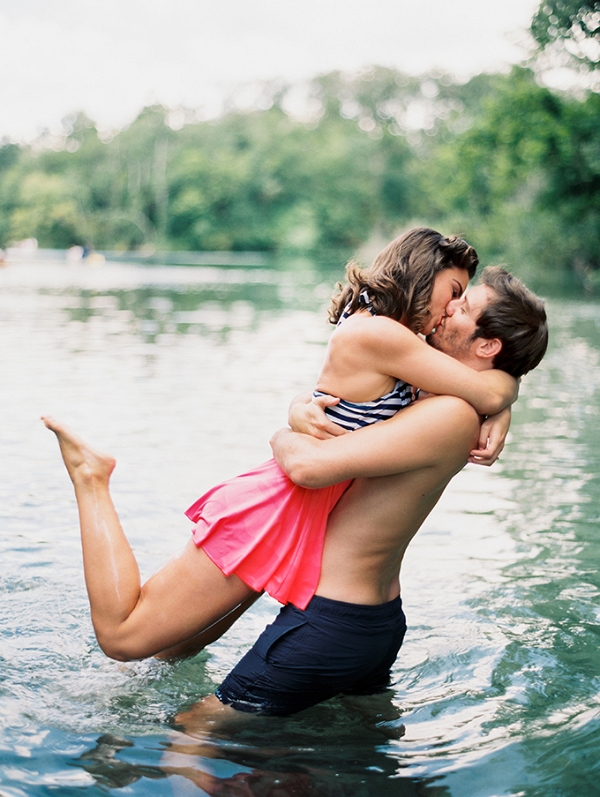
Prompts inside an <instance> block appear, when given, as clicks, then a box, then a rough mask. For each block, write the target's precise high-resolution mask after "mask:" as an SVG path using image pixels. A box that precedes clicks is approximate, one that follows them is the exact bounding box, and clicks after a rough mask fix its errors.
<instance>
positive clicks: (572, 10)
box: [531, 0, 600, 69]
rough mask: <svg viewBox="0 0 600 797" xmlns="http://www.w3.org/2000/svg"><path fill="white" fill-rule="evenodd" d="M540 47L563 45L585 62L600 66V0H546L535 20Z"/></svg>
mask: <svg viewBox="0 0 600 797" xmlns="http://www.w3.org/2000/svg"><path fill="white" fill-rule="evenodd" d="M531 34H532V35H533V38H534V39H535V41H536V42H537V43H538V45H539V47H540V49H542V50H545V49H546V48H549V47H552V46H558V47H559V48H562V46H563V45H565V46H566V49H567V51H568V53H569V54H570V56H571V57H572V58H573V59H575V61H577V62H579V63H580V64H581V65H583V66H585V67H587V68H591V69H597V68H598V64H599V55H600V48H599V46H598V45H599V44H600V3H599V2H595V0H593V1H592V2H581V0H542V3H541V5H540V7H539V8H538V10H537V12H536V13H535V15H534V17H533V20H532V22H531Z"/></svg>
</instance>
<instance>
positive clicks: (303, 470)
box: [286, 459, 325, 490]
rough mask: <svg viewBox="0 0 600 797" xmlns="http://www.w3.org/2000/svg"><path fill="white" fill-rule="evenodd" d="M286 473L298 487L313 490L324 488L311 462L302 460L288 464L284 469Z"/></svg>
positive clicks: (316, 469)
mask: <svg viewBox="0 0 600 797" xmlns="http://www.w3.org/2000/svg"><path fill="white" fill-rule="evenodd" d="M286 473H287V475H288V477H289V478H290V479H291V480H292V481H293V482H294V484H297V485H298V487H306V488H308V489H310V490H314V489H316V488H317V487H324V486H325V485H324V484H323V483H322V481H321V477H320V473H319V471H318V468H317V467H316V466H315V464H314V463H313V462H310V461H307V460H304V459H303V460H296V461H294V462H290V463H288V466H287V467H286Z"/></svg>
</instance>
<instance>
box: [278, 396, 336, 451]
mask: <svg viewBox="0 0 600 797" xmlns="http://www.w3.org/2000/svg"><path fill="white" fill-rule="evenodd" d="M338 401H339V398H336V397H335V396H316V397H315V396H309V395H308V394H302V395H301V396H298V397H297V398H295V399H294V400H293V401H292V403H291V405H290V412H289V417H288V423H289V425H290V427H291V428H292V429H293V431H294V432H302V433H303V434H309V435H311V436H312V437H316V438H318V439H319V440H327V439H328V438H330V437H338V436H339V435H342V434H346V429H342V427H341V426H338V425H337V423H333V421H330V420H329V418H328V417H327V415H325V407H333V406H334V405H335V404H337V403H338Z"/></svg>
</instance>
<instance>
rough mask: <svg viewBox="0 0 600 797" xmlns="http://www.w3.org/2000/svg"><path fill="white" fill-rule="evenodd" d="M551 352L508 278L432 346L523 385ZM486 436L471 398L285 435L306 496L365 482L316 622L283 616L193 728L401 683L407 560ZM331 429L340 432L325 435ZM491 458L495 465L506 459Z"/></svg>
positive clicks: (533, 303) (475, 291) (341, 524)
mask: <svg viewBox="0 0 600 797" xmlns="http://www.w3.org/2000/svg"><path fill="white" fill-rule="evenodd" d="M547 341H548V330H547V322H546V313H545V310H544V307H543V303H542V302H541V301H540V300H539V299H538V298H537V297H535V296H534V295H533V294H531V293H530V292H529V291H528V290H527V289H526V288H525V287H524V286H523V285H522V284H521V283H520V282H519V281H518V280H516V279H515V278H514V277H512V276H511V275H510V274H508V273H507V272H505V271H504V270H503V269H500V268H497V267H495V268H488V269H486V270H485V271H484V272H483V275H482V282H481V284H480V285H478V286H476V287H474V288H472V289H471V290H470V291H469V292H468V293H467V294H465V295H464V296H463V297H461V298H459V299H456V300H454V301H452V302H450V304H449V305H448V308H447V315H446V317H445V318H444V320H443V322H442V323H441V324H440V325H439V326H438V328H437V329H436V330H435V331H434V332H433V333H432V334H431V336H430V337H429V343H430V344H431V345H432V346H435V347H436V348H438V349H440V350H441V351H444V352H445V353H447V354H450V355H452V356H454V357H456V358H457V359H459V360H461V361H462V362H464V363H465V364H467V365H469V366H470V367H472V368H474V369H476V370H479V371H482V370H486V369H489V368H494V367H499V368H502V369H503V370H505V371H507V372H508V373H510V374H512V375H513V376H515V377H520V376H521V375H523V374H525V373H527V372H528V371H529V370H531V369H532V368H534V367H536V366H537V365H538V363H539V362H540V360H541V359H542V357H543V355H544V353H545V351H546V346H547ZM480 425H481V419H480V418H479V417H478V416H477V414H476V412H475V410H474V409H473V408H472V407H471V406H470V405H468V404H467V403H465V402H464V401H462V400H461V399H457V398H455V397H452V396H435V397H429V398H426V399H425V400H420V401H418V402H415V403H414V404H413V405H411V406H410V407H408V408H407V409H405V410H403V411H402V412H400V413H398V414H397V415H396V416H394V417H393V418H392V419H390V420H388V421H385V422H382V423H377V424H374V425H372V426H370V427H368V428H365V429H360V430H358V431H355V432H352V433H351V434H342V435H339V433H338V434H337V435H336V436H335V437H330V438H329V439H317V438H315V437H312V436H309V435H306V434H299V433H297V432H292V431H291V430H289V429H288V430H280V431H279V432H277V433H276V434H275V435H274V437H273V439H272V441H271V442H272V447H273V452H274V455H275V458H276V459H277V461H278V463H279V465H280V466H281V467H282V469H283V470H284V471H285V472H286V473H287V474H288V475H289V476H290V477H291V478H292V479H293V481H295V482H296V483H297V484H301V485H303V486H305V487H311V488H316V487H322V486H325V485H328V484H334V483H337V482H341V481H343V480H345V479H350V478H354V479H355V481H354V482H353V483H352V485H351V486H350V487H349V489H348V490H347V491H346V493H345V494H344V495H343V497H342V498H341V500H340V501H339V503H338V504H337V506H336V507H335V509H334V510H333V512H332V513H331V515H330V517H329V521H328V525H327V533H326V537H325V547H324V552H323V563H322V571H321V578H320V581H319V585H318V588H317V591H316V595H315V597H314V598H313V600H312V601H311V602H310V604H309V605H308V607H307V608H306V610H304V611H302V610H300V609H297V608H296V607H294V606H291V605H288V606H285V607H284V608H283V609H282V610H281V612H280V614H279V616H278V617H277V619H276V620H275V622H274V623H273V624H271V625H270V626H268V627H267V629H266V630H265V631H264V632H263V634H261V636H260V637H259V639H258V640H257V642H256V643H255V645H254V647H253V648H252V649H251V650H250V651H249V652H248V653H247V654H246V655H245V656H244V658H243V659H242V660H241V661H240V662H239V664H238V665H237V666H236V667H235V668H234V670H233V671H232V672H231V673H230V674H229V675H228V676H227V678H226V679H225V681H224V682H223V683H222V684H221V686H220V687H219V688H218V689H217V692H216V695H214V696H210V697H208V698H205V699H204V700H203V701H201V702H200V703H199V704H197V706H196V707H194V708H193V709H192V711H191V712H188V713H187V714H185V715H181V716H180V718H179V720H180V721H181V722H182V723H183V725H184V726H185V727H186V729H187V730H190V727H191V728H193V727H194V726H195V725H196V724H197V723H200V724H201V725H202V724H204V722H205V721H206V720H207V719H208V718H209V717H210V718H213V719H214V717H215V715H216V716H217V717H218V718H220V719H226V718H230V717H234V716H236V715H238V716H239V714H238V712H239V711H243V712H247V713H259V714H271V715H286V714H292V713H295V712H297V711H300V710H302V709H304V708H307V707H309V706H311V705H314V704H316V703H318V702H320V701H322V700H325V699H327V698H329V697H332V696H333V695H335V694H339V693H347V694H370V693H374V692H377V691H381V690H383V689H384V688H385V687H386V686H387V685H388V684H389V677H390V669H391V666H392V664H393V662H394V661H395V659H396V656H397V653H398V650H399V648H400V645H401V644H402V640H403V637H404V632H405V630H406V625H405V620H404V615H403V613H402V609H401V602H400V597H399V596H400V579H399V576H400V567H401V563H402V559H403V556H404V553H405V551H406V548H407V546H408V544H409V542H410V541H411V539H412V538H413V537H414V535H415V534H416V532H417V531H418V529H419V528H420V526H421V525H422V523H423V521H424V520H425V518H426V517H427V516H428V515H429V513H430V512H431V510H432V509H433V507H434V506H435V504H436V503H437V501H438V500H439V498H440V496H441V495H442V493H443V491H444V489H445V487H446V486H447V484H448V482H449V481H450V480H451V478H452V477H453V476H454V475H455V474H456V473H457V472H458V471H459V470H461V469H462V467H463V466H464V465H465V463H466V462H467V461H468V460H469V459H470V458H471V460H472V461H473V458H472V457H470V454H471V453H472V452H473V449H474V447H476V446H477V444H478V441H479V440H480V437H481V431H480ZM506 428H507V424H506ZM328 429H330V430H331V432H333V431H334V430H333V428H331V427H328V426H327V422H325V423H323V424H321V430H322V431H325V432H326V431H327V430H328ZM500 437H501V438H502V439H503V435H502V434H501V435H500ZM501 446H502V443H500V444H499V445H498V446H497V449H498V452H499V450H500V449H501ZM477 453H478V456H479V457H482V459H483V461H484V462H485V464H491V462H492V461H493V460H494V458H495V457H496V452H494V451H491V452H489V453H487V454H486V453H485V452H483V451H481V450H479V451H478V452H477ZM486 460H487V461H486ZM389 474H393V475H389ZM236 710H237V711H236ZM211 721H212V720H211Z"/></svg>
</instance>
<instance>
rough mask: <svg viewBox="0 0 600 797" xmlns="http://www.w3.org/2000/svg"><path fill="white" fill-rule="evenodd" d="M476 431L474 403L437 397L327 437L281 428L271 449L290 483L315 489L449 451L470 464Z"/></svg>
mask: <svg viewBox="0 0 600 797" xmlns="http://www.w3.org/2000/svg"><path fill="white" fill-rule="evenodd" d="M478 435H479V417H478V415H477V413H476V412H475V410H474V409H473V407H471V406H470V405H469V404H467V403H466V402H465V401H463V400H462V399H458V398H455V397H453V396H435V397H433V398H430V399H427V401H423V402H418V403H415V404H413V405H411V406H410V407H408V408H406V409H405V410H402V412H399V413H397V414H396V415H395V416H394V417H393V418H390V419H389V420H388V421H383V422H381V423H375V424H372V425H371V426H368V427H365V428H363V429H358V430H357V431H355V432H352V433H350V434H345V435H341V436H339V437H335V438H330V439H328V440H318V439H316V438H315V437H311V436H309V435H305V434H299V433H297V432H292V431H290V430H289V429H280V430H279V431H278V432H276V433H275V434H274V435H273V437H272V438H271V447H272V449H273V456H274V457H275V459H276V460H277V464H278V465H279V467H280V468H281V469H282V470H283V471H284V472H285V473H286V474H287V475H288V476H289V477H290V478H291V479H292V481H294V482H295V483H296V484H299V485H301V486H303V487H311V488H316V487H326V486H328V485H331V484H336V483H337V482H341V481H345V480H346V479H353V478H358V477H373V476H389V475H391V474H393V473H404V472H406V471H411V470H417V469H419V468H426V467H429V466H432V465H435V463H436V461H437V459H438V458H439V457H440V456H441V455H442V454H446V453H448V452H450V451H456V456H457V461H458V460H460V459H461V458H463V459H464V463H466V461H467V458H468V456H469V452H470V451H471V450H472V448H473V446H474V445H475V444H476V442H477V439H478ZM463 448H464V451H463Z"/></svg>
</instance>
